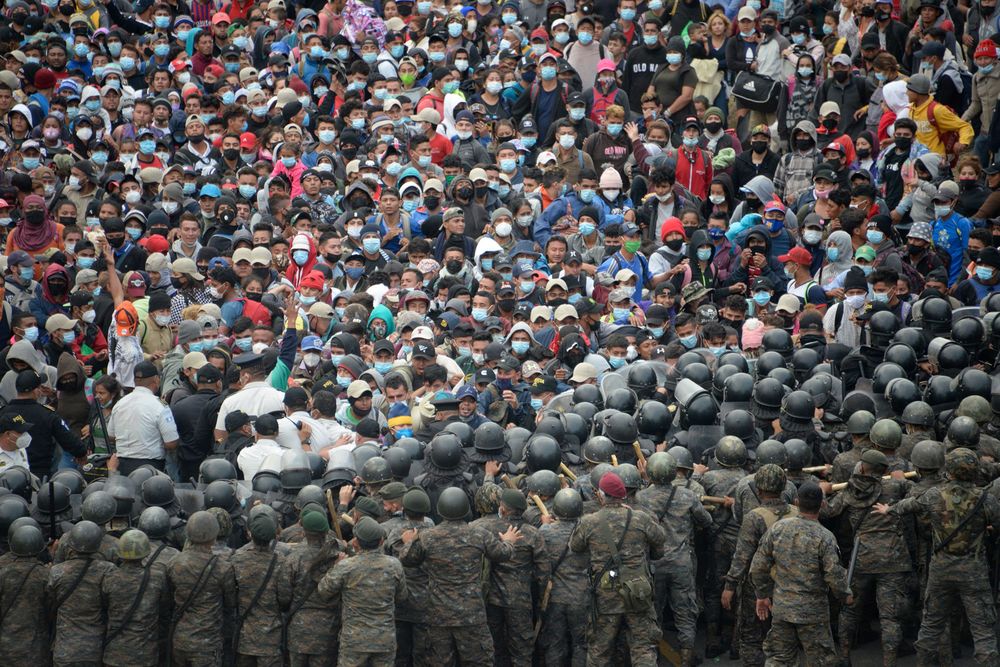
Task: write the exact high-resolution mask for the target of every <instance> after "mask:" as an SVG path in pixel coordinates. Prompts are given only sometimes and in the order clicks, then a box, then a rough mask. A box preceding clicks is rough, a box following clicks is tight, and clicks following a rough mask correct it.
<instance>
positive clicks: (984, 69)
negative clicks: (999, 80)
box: [979, 64, 993, 74]
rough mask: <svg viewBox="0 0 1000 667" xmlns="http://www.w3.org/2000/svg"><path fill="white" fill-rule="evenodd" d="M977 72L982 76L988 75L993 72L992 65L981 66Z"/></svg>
mask: <svg viewBox="0 0 1000 667" xmlns="http://www.w3.org/2000/svg"><path fill="white" fill-rule="evenodd" d="M979 71H980V72H982V73H983V74H989V73H990V72H992V71H993V65H992V64H990V65H983V66H982V67H980V68H979Z"/></svg>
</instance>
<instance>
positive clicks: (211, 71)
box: [205, 65, 226, 79]
mask: <svg viewBox="0 0 1000 667" xmlns="http://www.w3.org/2000/svg"><path fill="white" fill-rule="evenodd" d="M225 73H226V70H224V69H222V68H221V67H219V66H218V65H209V66H208V67H206V68H205V74H208V75H210V76H214V77H215V78H216V79H218V78H219V77H220V76H222V75H223V74H225Z"/></svg>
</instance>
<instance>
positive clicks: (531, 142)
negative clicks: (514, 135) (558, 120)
mask: <svg viewBox="0 0 1000 667" xmlns="http://www.w3.org/2000/svg"><path fill="white" fill-rule="evenodd" d="M536 141H538V137H521V145H522V146H524V147H525V148H534V147H535V142H536Z"/></svg>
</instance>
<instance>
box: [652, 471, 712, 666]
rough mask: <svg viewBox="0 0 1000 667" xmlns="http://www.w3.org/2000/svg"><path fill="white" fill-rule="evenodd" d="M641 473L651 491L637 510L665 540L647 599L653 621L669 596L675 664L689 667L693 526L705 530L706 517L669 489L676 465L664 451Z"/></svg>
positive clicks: (692, 500) (689, 496)
mask: <svg viewBox="0 0 1000 667" xmlns="http://www.w3.org/2000/svg"><path fill="white" fill-rule="evenodd" d="M646 473H647V474H648V475H649V481H650V482H651V483H652V486H650V487H648V488H646V489H643V490H642V491H639V493H638V494H636V495H637V497H638V501H639V503H640V505H641V506H642V507H643V508H645V509H646V510H647V511H648V512H649V514H650V515H651V516H653V517H655V518H656V519H657V521H659V523H660V527H661V528H662V529H663V532H664V535H665V536H666V539H665V541H664V545H663V552H664V553H663V557H662V558H661V559H660V560H658V561H655V562H654V563H653V566H654V567H653V591H654V595H653V599H654V600H655V601H656V614H657V618H658V619H659V618H660V615H661V613H662V611H663V608H664V605H665V604H666V602H667V599H668V597H669V600H670V608H671V609H672V610H673V613H674V623H675V624H676V626H677V639H678V641H679V642H680V645H681V665H682V667H691V666H693V665H694V664H695V663H694V639H695V631H696V629H697V627H696V626H697V623H698V596H697V590H696V585H695V566H694V559H693V553H692V542H693V540H694V530H695V527H697V528H699V529H702V530H704V529H707V528H708V527H710V526H711V525H712V517H711V515H709V513H708V512H706V511H705V508H704V507H703V506H702V504H701V499H700V498H699V497H698V496H695V495H694V493H692V492H691V491H689V490H687V489H685V488H684V487H681V486H675V485H674V477H675V476H676V474H677V461H675V460H674V457H672V456H671V455H670V454H668V453H666V452H657V453H655V454H653V455H652V456H650V457H649V460H648V461H647V465H646Z"/></svg>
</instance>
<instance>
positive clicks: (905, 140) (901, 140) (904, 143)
mask: <svg viewBox="0 0 1000 667" xmlns="http://www.w3.org/2000/svg"><path fill="white" fill-rule="evenodd" d="M911 146H913V138H912V137H896V148H897V150H900V151H902V152H904V153H909V152H910V147H911Z"/></svg>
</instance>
